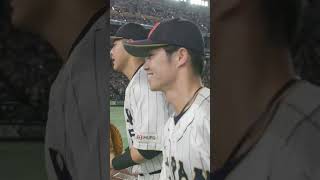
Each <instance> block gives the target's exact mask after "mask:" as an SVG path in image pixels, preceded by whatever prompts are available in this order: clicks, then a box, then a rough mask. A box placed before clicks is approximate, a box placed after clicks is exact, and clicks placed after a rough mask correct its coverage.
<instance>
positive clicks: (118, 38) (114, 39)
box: [110, 36, 123, 44]
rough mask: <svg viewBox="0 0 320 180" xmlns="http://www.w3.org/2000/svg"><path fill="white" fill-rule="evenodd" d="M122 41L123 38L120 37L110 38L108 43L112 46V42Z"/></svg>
mask: <svg viewBox="0 0 320 180" xmlns="http://www.w3.org/2000/svg"><path fill="white" fill-rule="evenodd" d="M120 39H123V37H120V36H110V43H111V44H113V42H114V41H116V40H120Z"/></svg>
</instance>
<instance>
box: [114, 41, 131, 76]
mask: <svg viewBox="0 0 320 180" xmlns="http://www.w3.org/2000/svg"><path fill="white" fill-rule="evenodd" d="M110 55H111V62H112V67H113V69H114V70H115V71H118V72H122V71H123V70H124V68H125V66H126V64H127V62H128V61H127V60H128V58H129V54H128V53H127V51H126V50H125V49H124V47H123V40H117V41H114V42H113V47H112V49H111V51H110Z"/></svg>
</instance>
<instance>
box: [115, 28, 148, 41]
mask: <svg viewBox="0 0 320 180" xmlns="http://www.w3.org/2000/svg"><path fill="white" fill-rule="evenodd" d="M147 36H148V31H147V30H146V29H145V28H144V27H143V26H141V25H140V24H136V23H127V24H124V25H122V26H121V27H120V28H119V29H118V30H117V32H116V34H115V35H114V36H111V37H110V40H111V43H113V42H114V41H116V40H119V39H132V40H141V39H146V38H147Z"/></svg>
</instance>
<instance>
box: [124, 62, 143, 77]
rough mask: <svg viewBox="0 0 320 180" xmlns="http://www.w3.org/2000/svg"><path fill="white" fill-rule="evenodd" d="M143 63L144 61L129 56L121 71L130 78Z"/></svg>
mask: <svg viewBox="0 0 320 180" xmlns="http://www.w3.org/2000/svg"><path fill="white" fill-rule="evenodd" d="M143 63H144V61H142V60H139V59H136V58H134V57H131V58H130V59H128V64H127V65H126V67H125V68H124V70H123V72H122V73H123V74H124V75H125V76H126V77H127V78H128V79H129V80H131V79H132V78H133V76H134V74H135V73H136V72H137V71H138V70H139V68H141V66H142V65H143Z"/></svg>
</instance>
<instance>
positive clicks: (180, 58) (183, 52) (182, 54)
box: [176, 48, 189, 67]
mask: <svg viewBox="0 0 320 180" xmlns="http://www.w3.org/2000/svg"><path fill="white" fill-rule="evenodd" d="M188 54H189V53H188V50H187V49H186V48H179V49H178V50H177V53H176V58H177V64H176V65H177V67H181V66H183V65H185V64H186V63H187V61H188V58H189V55H188Z"/></svg>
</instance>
